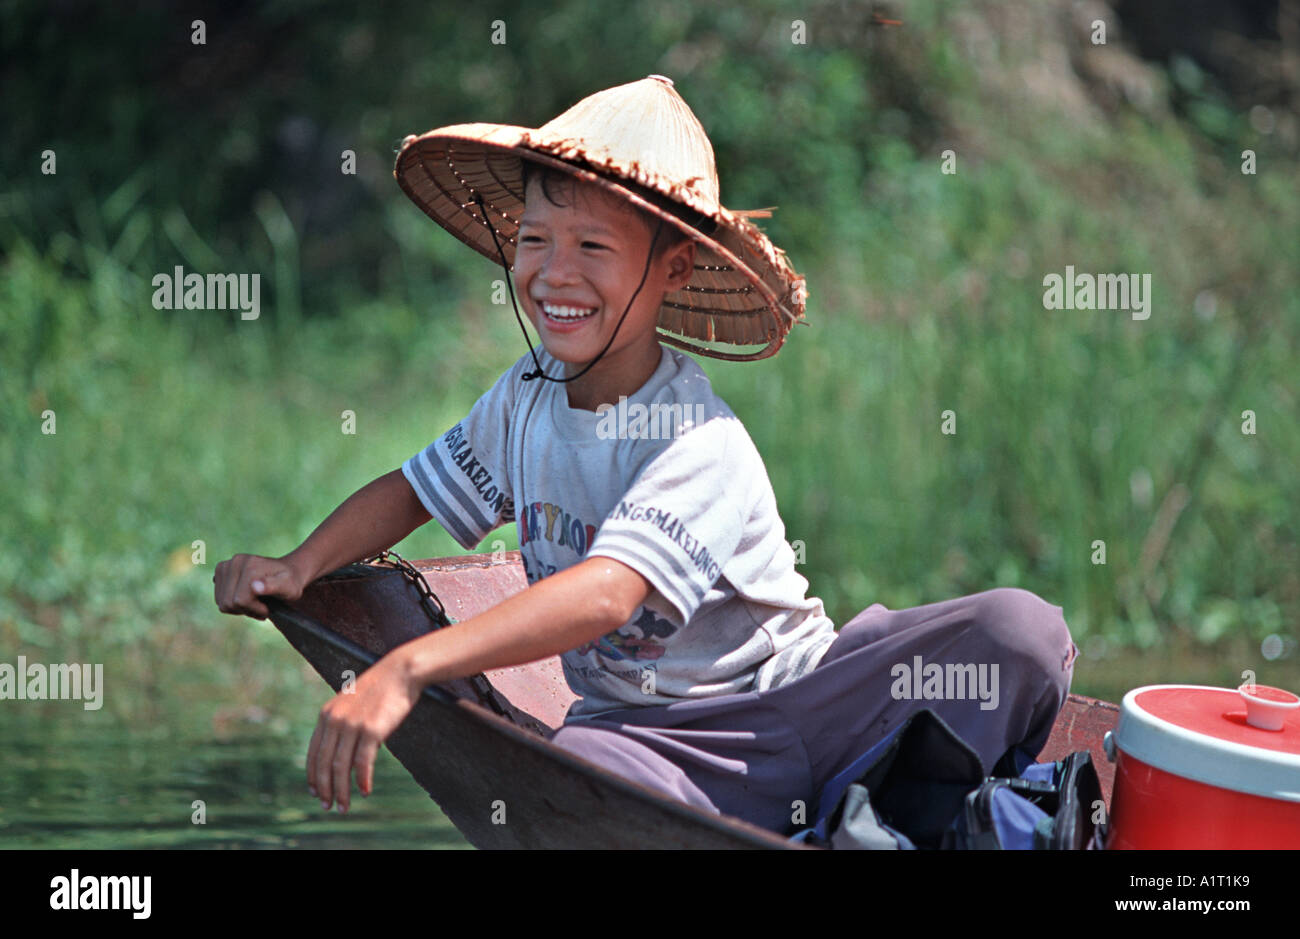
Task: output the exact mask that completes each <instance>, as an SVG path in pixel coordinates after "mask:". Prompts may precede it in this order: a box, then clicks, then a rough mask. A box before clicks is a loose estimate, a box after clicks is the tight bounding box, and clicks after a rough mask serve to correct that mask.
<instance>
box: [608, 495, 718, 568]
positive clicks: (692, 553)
mask: <svg viewBox="0 0 1300 939" xmlns="http://www.w3.org/2000/svg"><path fill="white" fill-rule="evenodd" d="M609 517H610V518H611V519H624V518H626V519H628V520H630V521H633V522H645V523H646V524H647V525H654V526H655V527H656V528H658V529H659V530H660V531H661V532H663V533H664V535H666V536H667V538H668V540H669V541H673V542H676V544H677V545H678V546H679V547H680V548H681V549H682V550H683V551H685V552H686V556H687V557H689V558H690V559H691V563H692V564H694V565H695V567H696V569H698V570H699V571H700V573H702V574H703V575H704V576H705V577H706V578H708V580H709V582H710V583H712V582H713V581H715V580H717V579H718V576H719V575H720V574H721V573H722V567H721V566H720V565H719V564H718V562H717V561H715V560H714V559H713V555H712V554H710V553H709V549H708V548H707V547H706V546H705V545H704V544H703V543H702V542H701V541H700V540H699V539H698V538H696V537H695V536H693V535H692V534H691V533H690V532H688V531H687V530H686V526H685V525H684V524H682V520H681V519H679V518H678V517H677V516H676V515H673V514H672V513H671V512H665V511H663V510H662V509H657V508H655V507H654V506H653V505H637V504H636V503H635V502H620V503H619V504H618V508H616V509H615V510H614V511H613V512H611V513H609Z"/></svg>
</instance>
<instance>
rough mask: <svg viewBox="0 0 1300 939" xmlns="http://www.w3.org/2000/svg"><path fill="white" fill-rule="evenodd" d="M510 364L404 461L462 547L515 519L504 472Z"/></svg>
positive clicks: (510, 399) (406, 473) (425, 501)
mask: <svg viewBox="0 0 1300 939" xmlns="http://www.w3.org/2000/svg"><path fill="white" fill-rule="evenodd" d="M515 371H516V370H515V369H511V370H510V371H508V372H507V373H506V374H504V375H502V376H501V378H500V379H498V380H497V382H496V384H495V385H493V386H492V388H491V389H489V390H488V392H487V393H486V394H484V395H483V397H481V398H479V399H478V401H477V402H475V404H474V407H473V408H471V409H470V412H469V414H468V415H467V416H466V417H465V418H464V419H463V420H461V421H460V422H458V423H457V424H456V425H455V426H454V427H452V428H451V429H450V430H448V431H447V432H446V433H445V434H443V435H442V436H441V437H439V438H438V439H436V440H435V441H433V443H431V444H429V445H428V446H427V447H425V448H424V449H423V450H421V451H420V452H419V453H416V454H415V455H414V456H412V457H411V458H410V459H408V460H407V461H406V462H405V463H403V464H402V475H404V476H405V477H406V480H407V482H409V483H410V484H411V488H412V489H414V490H415V494H416V495H417V496H418V497H419V499H420V502H421V503H422V504H423V505H424V507H425V509H426V510H427V511H428V512H429V514H430V515H432V516H433V517H434V518H435V519H436V520H437V522H438V524H440V525H442V527H443V528H445V529H446V530H447V532H448V533H449V534H450V535H451V536H452V537H453V538H455V539H456V543H457V544H459V545H460V546H461V547H463V548H465V549H466V550H472V549H473V548H475V547H477V546H478V544H479V542H481V541H482V540H483V539H484V538H486V537H487V535H488V533H489V532H491V531H492V530H493V529H494V528H497V527H498V526H500V525H502V524H504V523H506V522H509V521H513V520H514V500H513V499H512V498H511V489H510V479H509V473H508V464H509V459H508V457H509V446H508V432H509V427H510V413H511V410H512V405H513V390H514V387H515V383H514V382H513V381H512V377H513V374H514V372H515Z"/></svg>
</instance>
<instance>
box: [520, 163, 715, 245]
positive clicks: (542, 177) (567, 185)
mask: <svg viewBox="0 0 1300 939" xmlns="http://www.w3.org/2000/svg"><path fill="white" fill-rule="evenodd" d="M520 162H521V163H522V164H523V185H524V189H525V191H526V190H527V189H528V183H529V182H530V181H531V180H532V179H534V178H536V179H538V180H539V181H540V182H541V186H542V195H543V196H545V197H546V200H547V201H548V202H550V203H551V205H557V206H566V205H569V204H570V203H568V202H561V201H559V200H558V199H557V198H556V193H557V192H560V191H561V190H567V191H568V192H569V193H570V194H572V193H573V192H574V191H575V186H576V184H577V177H575V176H573V175H571V174H569V173H566V172H564V170H560V169H556V168H555V167H553V166H547V165H546V164H544V163H535V162H534V161H532V160H521V161H520ZM615 181H616V182H617V183H618V184H619V185H620V186H622V187H623V188H625V189H627V190H629V191H630V192H634V193H636V194H637V195H638V196H640V197H641V198H642V199H645V200H646V201H647V202H649V203H650V204H652V205H655V206H658V207H659V208H661V209H663V210H664V211H665V212H667V213H669V214H670V215H673V216H675V217H676V218H679V219H681V220H682V221H683V222H685V223H686V224H688V225H690V226H691V227H692V228H695V229H696V230H698V231H701V232H703V233H704V234H706V235H708V234H712V232H713V230H714V229H715V228H717V223H715V222H714V221H713V220H712V219H711V218H709V217H708V216H706V215H701V214H700V213H699V212H696V211H694V210H693V209H689V208H687V207H686V206H684V205H681V204H679V203H677V202H674V201H673V200H672V199H669V198H668V197H667V196H665V195H663V194H662V193H659V192H656V191H654V190H653V189H649V188H647V187H645V186H641V185H638V184H637V183H633V182H630V181H627V180H622V179H618V180H615ZM621 204H622V205H624V206H625V207H626V208H627V210H628V211H630V212H634V213H635V214H636V215H638V216H640V218H641V219H642V220H643V221H644V222H645V224H646V226H647V229H648V230H649V231H650V232H652V233H653V232H654V228H655V222H656V221H657V219H655V217H654V216H652V215H651V214H650V213H649V212H646V211H645V210H643V209H641V208H639V207H638V206H634V205H631V204H630V203H621ZM690 237H691V236H690V235H688V234H686V233H685V232H684V231H682V230H681V229H680V228H677V227H676V226H675V225H664V227H663V232H662V233H661V234H660V240H659V246H658V248H657V249H656V250H655V255H656V256H660V255H662V254H663V253H664V252H665V251H667V250H668V249H669V248H675V247H677V245H679V244H681V243H682V242H683V241H689V240H690Z"/></svg>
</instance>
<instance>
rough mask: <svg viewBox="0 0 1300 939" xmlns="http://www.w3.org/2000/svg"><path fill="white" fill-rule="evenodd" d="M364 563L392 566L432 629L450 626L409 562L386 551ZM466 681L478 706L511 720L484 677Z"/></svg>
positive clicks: (470, 677) (480, 673) (367, 559)
mask: <svg viewBox="0 0 1300 939" xmlns="http://www.w3.org/2000/svg"><path fill="white" fill-rule="evenodd" d="M365 563H367V564H392V565H393V566H394V567H396V568H397V569H398V571H400V572H401V574H402V576H404V577H405V578H406V579H407V580H409V581H410V582H411V584H412V585H414V587H415V589H416V592H417V593H419V595H420V606H421V607H422V608H423V609H424V612H425V613H427V614H428V616H429V620H430V621H431V622H432V623H433V628H434V629H442V628H443V627H444V626H450V625H451V618H450V617H449V616H447V608H446V607H445V606H443V604H442V601H441V600H439V599H438V595H437V594H436V593H434V592H433V591H432V590H431V589H430V588H429V582H428V581H427V580H425V579H424V577H423V576H421V574H420V572H419V571H417V570H416V569H415V567H414V566H413V565H412V564H411V562H410V561H408V560H406V559H405V558H403V557H402V556H401V555H400V554H398V553H397V552H396V551H393V550H392V549H388V550H386V551H380V552H379V553H378V554H376V555H375V556H374V557H370V558H366V559H365ZM467 680H468V681H469V683H470V686H471V687H472V688H473V689H474V692H475V693H476V694H477V695H478V698H479V703H480V704H482V705H483V706H484V707H487V708H489V709H491V710H492V711H495V712H496V713H497V714H500V715H501V716H502V717H504V718H506V719H507V720H512V718H511V717H510V713H509V712H508V711H507V710H506V709H505V708H504V707H503V706H502V704H501V702H500V701H499V700H498V699H497V693H496V689H495V688H493V687H492V684H491V683H490V682H489V681H488V680H487V676H486V675H484V674H483V673H482V672H479V673H478V674H477V675H470V676H468V678H467Z"/></svg>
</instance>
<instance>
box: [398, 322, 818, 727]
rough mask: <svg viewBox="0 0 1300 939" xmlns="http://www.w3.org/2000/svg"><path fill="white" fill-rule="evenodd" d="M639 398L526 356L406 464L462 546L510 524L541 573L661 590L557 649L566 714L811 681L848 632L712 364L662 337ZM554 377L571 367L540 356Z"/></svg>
mask: <svg viewBox="0 0 1300 939" xmlns="http://www.w3.org/2000/svg"><path fill="white" fill-rule="evenodd" d="M662 349H663V352H662V355H661V357H660V361H659V366H658V368H657V369H656V370H655V372H654V374H653V375H651V376H650V378H649V380H648V381H647V382H646V383H645V384H644V385H642V386H641V388H640V389H638V390H637V392H636V393H635V394H633V395H631V396H630V397H628V398H627V399H625V400H622V401H620V402H619V404H618V405H617V406H612V407H611V406H608V405H604V406H602V408H601V410H600V411H599V412H594V411H584V410H577V409H574V408H570V407H569V404H568V395H567V392H566V390H565V386H564V385H563V384H559V383H556V382H550V381H545V380H544V379H537V380H534V381H530V382H523V381H521V380H520V375H521V374H522V373H523V372H525V371H527V370H529V369H530V368H531V367H532V365H533V361H532V356H531V355H524V356H523V357H522V358H520V359H519V361H518V362H516V363H515V364H514V366H513V367H512V368H511V369H510V370H509V371H507V372H506V373H505V374H504V375H502V376H501V378H499V379H498V380H497V382H496V384H495V385H493V386H492V388H491V389H490V390H489V391H488V392H487V393H486V394H485V395H483V397H482V398H480V399H479V400H478V402H477V403H475V405H474V407H473V408H472V409H471V410H470V413H469V415H468V416H467V417H466V418H465V419H464V420H462V421H460V422H459V423H458V424H456V425H455V426H454V427H452V428H451V430H449V431H447V433H445V434H444V435H442V436H441V437H439V438H438V439H437V440H435V441H434V442H433V443H431V444H430V445H429V446H428V447H426V448H425V449H424V450H422V451H421V452H419V453H417V454H415V455H414V456H412V457H411V458H410V459H409V460H407V461H406V462H405V463H404V464H402V472H403V474H404V475H405V476H406V478H407V480H408V481H409V482H410V483H411V486H412V487H413V488H414V490H415V492H416V494H417V495H418V496H419V498H420V501H421V502H422V503H423V504H424V507H425V508H426V509H427V510H428V511H429V513H430V514H431V515H432V516H433V517H434V518H435V519H437V520H438V522H439V523H440V524H441V525H443V527H445V528H446V529H447V531H448V532H450V533H451V535H452V537H453V538H455V539H456V541H457V542H459V543H460V544H461V545H462V546H464V547H465V548H466V549H467V550H468V549H473V548H474V547H476V546H477V545H478V544H479V543H480V542H481V541H482V540H483V539H484V538H485V537H486V536H487V534H488V533H489V532H491V531H492V530H493V529H494V528H496V527H498V526H499V525H502V524H505V523H507V522H512V521H513V522H515V523H516V528H517V530H518V534H519V543H520V552H521V554H522V555H523V559H524V569H525V571H526V573H527V576H528V581H529V583H533V582H535V581H536V580H538V579H540V578H542V577H545V576H547V575H549V574H553V573H555V572H556V571H560V570H563V569H565V568H567V567H570V566H571V565H573V564H575V563H577V562H578V561H580V560H582V559H583V558H585V557H592V556H596V555H599V556H602V557H609V558H614V559H615V560H618V561H621V562H623V563H624V564H626V565H628V566H629V567H631V568H633V569H634V570H636V571H638V572H639V573H641V574H642V575H643V576H644V577H645V578H646V580H648V581H649V582H650V583H651V584H652V585H653V588H654V589H653V590H652V591H651V593H650V595H649V597H648V598H647V599H646V601H645V603H644V604H643V605H642V606H641V607H640V608H638V610H637V613H636V615H634V616H633V617H632V618H631V619H630V620H628V621H627V622H626V623H624V624H623V625H622V626H620V627H619V628H618V629H616V630H614V631H613V632H611V633H608V634H606V635H605V636H602V637H601V638H600V639H598V640H597V641H595V642H590V643H586V644H584V645H583V646H580V647H579V648H577V649H573V650H570V651H568V652H565V653H564V654H563V655H562V656H561V662H562V663H563V667H564V675H565V678H566V679H567V680H568V683H569V686H570V687H571V688H572V689H573V692H574V693H575V694H577V695H580V696H581V700H579V701H576V702H574V704H573V705H572V706H571V707H570V709H569V718H570V719H573V718H580V717H591V716H594V715H596V714H599V713H601V712H604V711H608V710H611V709H615V708H623V707H630V706H646V705H658V704H671V703H673V702H675V701H681V700H683V699H688V698H700V697H707V696H712V695H720V694H733V693H739V692H746V691H765V690H767V689H769V688H773V687H779V686H781V685H784V684H787V683H789V682H791V681H794V680H795V679H797V678H799V677H801V676H803V675H806V674H807V673H808V672H810V671H812V669H813V668H814V667H815V666H816V665H817V663H818V661H820V659H821V657H822V655H823V654H824V653H825V651H826V649H827V648H828V647H829V646H830V644H831V642H832V641H834V639H835V631H834V625H833V624H832V623H831V621H830V619H828V618H827V616H826V613H825V610H824V608H823V606H822V602H821V600H819V599H817V598H816V597H811V598H810V597H807V596H806V594H807V590H808V581H807V580H805V579H804V578H803V577H802V576H801V575H800V574H798V573H797V572H796V571H795V566H794V565H795V556H794V552H793V550H791V548H790V545H789V543H788V542H787V541H786V539H785V526H784V525H783V524H782V522H781V517H780V516H779V515H778V514H777V509H776V498H775V496H774V495H773V493H772V484H771V482H770V481H769V480H768V477H767V469H766V467H764V465H763V460H762V458H761V457H760V456H759V454H758V450H757V449H756V448H755V447H754V443H753V441H752V440H751V439H750V437H749V434H748V432H747V431H746V430H745V427H744V425H743V424H741V422H740V420H739V418H737V417H736V415H735V414H734V413H732V411H731V409H730V408H729V407H728V406H727V405H726V403H725V402H723V401H722V399H721V398H719V397H718V396H717V395H715V394H714V393H713V389H712V387H711V386H710V384H709V380H708V378H707V377H705V375H704V373H703V371H701V370H700V367H699V366H698V365H697V364H696V363H695V362H694V360H692V359H690V358H689V357H687V356H686V355H684V354H683V353H681V352H679V351H677V350H675V349H671V348H669V347H667V346H663V347H662ZM538 356H539V359H540V361H541V364H542V368H543V369H544V370H545V371H546V373H547V374H548V375H557V376H558V375H562V374H563V365H562V363H560V362H558V361H557V360H555V359H553V358H552V357H551V356H549V355H548V354H547V353H546V352H545V351H544V350H541V349H539V350H538Z"/></svg>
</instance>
